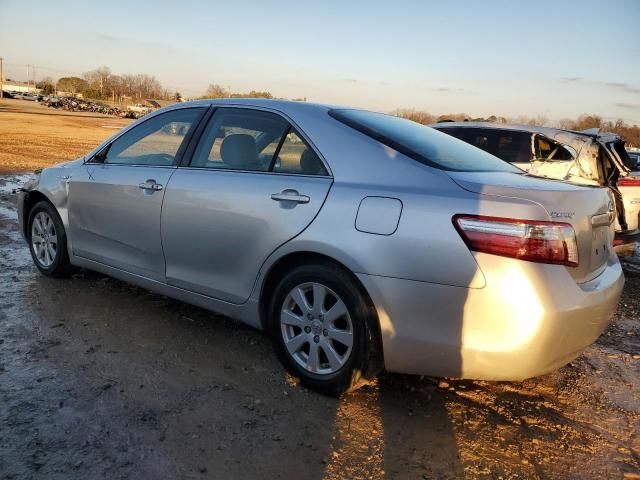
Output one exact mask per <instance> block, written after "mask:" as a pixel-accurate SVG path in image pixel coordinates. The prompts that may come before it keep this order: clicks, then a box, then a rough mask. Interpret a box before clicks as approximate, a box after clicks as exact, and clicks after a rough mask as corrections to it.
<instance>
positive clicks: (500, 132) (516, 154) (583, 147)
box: [431, 122, 640, 244]
mask: <svg viewBox="0 0 640 480" xmlns="http://www.w3.org/2000/svg"><path fill="white" fill-rule="evenodd" d="M431 126H432V127H433V128H436V129H438V130H440V131H441V132H444V133H448V134H449V135H452V136H454V137H456V138H459V139H460V140H464V141H465V142H467V143H469V144H471V145H473V146H475V147H478V148H480V149H482V150H484V151H486V152H489V153H491V154H492V155H495V156H496V157H498V158H501V159H502V160H504V161H506V162H509V163H511V164H512V165H515V166H517V167H519V168H521V169H523V170H525V171H527V172H529V173H531V174H532V175H536V176H541V177H547V178H552V179H557V180H562V181H566V182H571V183H576V184H583V185H599V186H602V187H608V188H609V189H610V191H611V193H612V195H613V196H614V201H615V202H614V203H615V206H616V211H617V216H616V224H615V229H616V244H623V243H630V242H634V241H636V240H638V239H640V230H639V227H640V225H639V222H640V178H637V177H635V176H633V175H630V173H631V172H632V171H633V169H634V168H635V167H634V165H633V162H632V161H631V159H630V158H629V155H628V153H627V152H626V150H625V148H624V140H622V139H621V138H620V136H618V135H616V134H614V133H606V132H599V131H597V130H588V131H583V132H577V131H570V130H562V129H557V128H547V127H537V126H529V125H506V124H501V123H486V122H445V123H437V124H433V125H431Z"/></svg>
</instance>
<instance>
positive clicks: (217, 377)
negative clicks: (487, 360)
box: [0, 269, 463, 479]
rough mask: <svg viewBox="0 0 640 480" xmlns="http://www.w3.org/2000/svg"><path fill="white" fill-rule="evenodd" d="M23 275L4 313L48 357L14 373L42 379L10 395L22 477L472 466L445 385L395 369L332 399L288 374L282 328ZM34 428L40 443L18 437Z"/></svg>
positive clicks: (30, 347) (346, 474)
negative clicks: (464, 460)
mask: <svg viewBox="0 0 640 480" xmlns="http://www.w3.org/2000/svg"><path fill="white" fill-rule="evenodd" d="M24 281H25V285H24V289H25V292H26V293H25V295H24V296H23V297H21V298H20V299H16V301H15V302H14V305H13V306H12V307H11V308H10V309H8V310H7V311H6V312H5V313H6V314H7V317H8V318H13V320H14V321H17V322H18V323H20V324H22V327H21V328H23V329H26V332H27V333H26V334H25V336H24V338H23V339H22V341H23V342H26V343H27V345H24V347H22V348H24V349H25V350H24V351H28V352H33V351H37V352H38V354H37V355H36V356H35V357H33V356H32V357H25V358H23V359H22V360H21V362H23V363H25V365H23V366H22V367H25V368H24V369H23V370H20V368H22V367H20V363H18V364H17V366H18V368H16V369H13V370H12V373H11V375H12V377H11V379H10V382H9V383H8V384H6V385H9V384H10V385H11V388H12V391H14V392H18V391H20V387H21V386H24V387H25V388H26V387H27V385H28V386H29V391H28V393H29V399H28V405H29V408H28V409H26V410H22V409H21V407H20V406H21V405H23V403H24V401H25V399H21V397H19V395H18V394H17V393H16V395H14V396H10V398H8V404H9V408H12V409H13V410H12V412H13V419H14V420H15V421H16V422H18V423H19V424H20V425H21V428H20V429H10V431H9V432H8V434H7V436H6V437H5V441H6V442H7V443H9V444H13V445H14V446H15V450H14V454H15V455H14V457H15V458H14V459H13V460H12V462H11V463H10V464H9V465H8V466H7V468H8V471H9V472H12V471H14V470H16V469H17V470H16V471H18V472H24V471H25V469H26V470H28V469H29V468H30V467H29V465H30V463H29V461H30V460H29V458H31V457H32V456H33V455H35V454H38V455H40V456H41V457H42V458H44V460H42V461H41V464H39V466H38V470H37V472H38V474H39V475H45V476H46V475H48V474H51V478H55V477H56V475H60V474H61V472H62V474H63V475H74V476H76V475H80V476H82V475H84V476H85V478H88V477H90V478H114V472H115V473H117V476H124V477H131V476H142V477H146V478H161V477H164V478H166V477H174V478H177V477H180V478H309V479H334V478H336V479H337V478H363V479H364V478H366V479H386V478H457V477H460V476H462V473H463V470H462V465H461V462H460V459H459V455H458V449H457V446H456V437H455V432H454V428H453V426H452V424H451V421H450V420H449V416H448V414H447V408H446V392H445V393H443V390H442V389H441V388H439V387H438V385H437V380H433V379H429V378H426V379H423V378H420V377H414V376H404V375H393V374H384V375H382V376H381V377H380V378H379V379H378V380H376V381H375V382H374V383H373V384H371V385H368V386H365V387H363V388H361V389H360V390H358V391H356V392H353V393H351V394H347V395H344V396H343V397H342V398H340V399H335V398H329V397H325V396H322V395H319V394H316V393H313V392H310V391H308V390H306V389H304V388H302V387H301V386H300V385H298V384H297V382H296V381H295V380H294V379H293V378H292V377H290V376H288V375H286V374H284V373H283V369H282V367H281V365H280V364H279V362H278V361H277V359H276V356H275V355H274V353H273V351H272V348H271V345H270V342H269V339H268V338H267V336H266V335H264V334H263V333H261V332H258V331H256V330H253V329H251V328H249V327H246V326H245V325H243V324H241V323H239V322H236V321H233V320H230V319H228V318H224V317H219V316H215V315H213V314H211V313H210V312H207V311H205V310H202V309H199V308H197V307H193V306H190V305H187V304H184V303H181V302H178V301H174V300H171V299H169V298H166V297H163V296H160V295H156V294H153V293H150V292H148V291H146V290H143V289H140V288H137V287H132V286H130V285H128V284H125V283H123V282H120V281H117V280H114V279H111V278H108V277H104V276H102V275H100V274H96V273H91V272H85V273H80V274H77V275H75V276H74V277H72V278H71V279H62V280H54V279H50V278H45V277H42V276H41V275H39V274H38V273H36V272H35V269H32V272H30V273H25V274H24ZM35 332H37V334H36V333H35ZM32 333H33V335H32ZM14 346H15V345H14ZM1 348H2V345H0V349H1ZM35 365H37V368H38V369H39V371H40V373H39V374H38V377H39V379H40V380H39V381H38V382H34V378H33V368H34V366H35ZM52 403H55V404H56V405H64V406H63V407H61V408H57V407H56V408H54V409H53V410H52V409H51V405H52ZM25 425H26V427H25ZM25 428H27V429H29V428H31V429H32V430H31V431H36V432H37V434H36V436H37V439H38V443H37V445H36V447H37V448H36V452H35V453H34V451H33V448H31V449H28V448H26V447H25V446H22V447H21V446H20V444H19V442H20V441H21V440H20V439H21V438H22V437H21V432H23V433H24V431H25V430H24V429H25ZM38 452H39V453H38ZM16 465H17V466H19V468H18V467H16ZM13 467H15V468H13ZM21 469H22V470H21ZM78 478H80V477H78Z"/></svg>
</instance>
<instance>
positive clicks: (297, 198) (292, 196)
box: [271, 189, 311, 203]
mask: <svg viewBox="0 0 640 480" xmlns="http://www.w3.org/2000/svg"><path fill="white" fill-rule="evenodd" d="M271 200H275V201H276V202H295V203H309V201H311V199H310V198H309V197H308V196H306V195H300V194H299V193H298V191H297V190H291V189H287V190H283V191H282V192H280V193H272V194H271Z"/></svg>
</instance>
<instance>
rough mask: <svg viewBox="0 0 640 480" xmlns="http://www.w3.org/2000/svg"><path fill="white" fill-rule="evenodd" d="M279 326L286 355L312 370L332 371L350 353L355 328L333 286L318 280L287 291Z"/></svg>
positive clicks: (318, 371)
mask: <svg viewBox="0 0 640 480" xmlns="http://www.w3.org/2000/svg"><path fill="white" fill-rule="evenodd" d="M280 327H281V332H282V338H283V340H284V345H285V348H286V350H287V352H288V353H289V355H291V357H292V358H293V359H294V360H295V362H296V363H297V364H298V365H300V366H301V367H302V368H304V369H306V370H307V371H309V372H311V373H314V374H320V375H329V374H332V373H335V372H337V371H338V370H340V368H342V366H344V364H345V363H346V362H347V360H348V359H349V357H350V355H351V352H352V347H353V340H354V339H353V337H354V329H353V323H352V320H351V316H350V314H349V311H348V309H347V307H346V305H345V303H344V302H343V301H342V299H341V298H340V297H339V296H338V295H337V294H336V293H335V292H334V291H333V290H331V289H330V288H328V287H326V286H325V285H322V284H320V283H316V282H309V283H303V284H301V285H298V286H297V287H295V288H293V289H292V290H291V291H290V292H289V294H288V295H287V296H286V298H285V300H284V303H283V306H282V310H281V312H280Z"/></svg>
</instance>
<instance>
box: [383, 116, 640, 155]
mask: <svg viewBox="0 0 640 480" xmlns="http://www.w3.org/2000/svg"><path fill="white" fill-rule="evenodd" d="M391 113H392V114H393V115H395V116H397V117H402V118H407V119H409V120H413V121H414V122H418V123H422V124H424V125H428V124H431V123H437V122H442V121H454V122H465V121H468V122H494V123H514V124H518V125H538V126H546V127H555V128H563V129H565V130H578V131H580V130H587V129H590V128H598V129H600V130H601V131H603V132H613V133H615V134H617V135H620V136H621V137H622V138H623V139H624V140H625V142H626V144H627V146H629V147H640V126H638V125H630V124H628V123H626V122H625V121H624V120H622V119H618V120H615V121H610V120H604V119H603V118H602V117H601V116H600V115H593V114H586V113H584V114H582V115H580V116H579V117H578V118H575V119H572V118H563V119H561V120H559V121H557V122H550V121H549V119H548V118H547V117H545V116H542V115H537V116H526V115H520V116H517V117H502V116H496V115H491V116H489V117H475V118H474V117H471V116H469V115H467V114H465V113H449V114H444V115H433V114H431V113H429V112H426V111H424V110H415V109H398V110H394V111H393V112H391Z"/></svg>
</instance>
